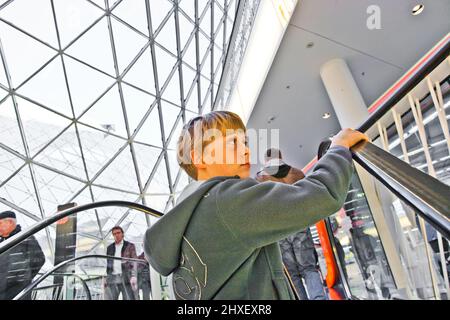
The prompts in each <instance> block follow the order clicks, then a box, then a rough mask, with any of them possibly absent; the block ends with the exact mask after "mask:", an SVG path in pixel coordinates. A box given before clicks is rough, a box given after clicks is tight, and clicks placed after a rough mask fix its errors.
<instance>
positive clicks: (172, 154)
mask: <svg viewBox="0 0 450 320" xmlns="http://www.w3.org/2000/svg"><path fill="white" fill-rule="evenodd" d="M167 157H168V159H169V167H170V176H171V178H172V183H174V182H175V178H176V177H177V175H178V171H179V170H180V166H179V165H178V161H177V152H176V151H167Z"/></svg>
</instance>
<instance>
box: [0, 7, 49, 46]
mask: <svg viewBox="0 0 450 320" xmlns="http://www.w3.org/2000/svg"><path fill="white" fill-rule="evenodd" d="M31 12H32V17H30V14H29V13H31ZM0 17H1V18H3V19H5V20H8V21H10V22H12V23H14V25H15V26H17V27H19V28H21V29H22V30H24V31H26V32H28V33H30V34H31V35H33V36H35V37H36V38H39V39H41V40H42V41H44V42H46V43H48V44H49V45H51V46H53V47H54V48H58V39H57V37H56V29H55V23H54V20H53V13H52V7H51V3H50V1H48V0H33V1H27V0H15V1H13V2H12V3H10V4H9V5H8V6H6V7H5V8H4V9H3V10H1V11H0Z"/></svg>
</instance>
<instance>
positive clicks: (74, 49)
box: [65, 18, 116, 76]
mask: <svg viewBox="0 0 450 320" xmlns="http://www.w3.org/2000/svg"><path fill="white" fill-rule="evenodd" d="M93 48H95V50H92V49H93ZM65 53H66V54H68V55H71V56H73V57H75V58H77V59H80V60H82V61H83V62H85V63H87V64H89V65H91V66H93V67H95V68H98V69H100V70H102V71H104V72H107V73H108V74H110V75H112V76H115V74H116V72H115V70H114V59H113V54H112V50H111V40H110V36H109V30H108V22H107V20H106V18H103V19H102V20H100V21H99V22H98V23H96V24H95V26H93V27H92V28H91V29H89V31H88V32H86V33H85V34H84V35H83V36H82V37H81V38H79V39H78V40H77V41H76V42H75V43H74V44H72V45H71V46H70V47H69V48H68V49H67V50H66V51H65Z"/></svg>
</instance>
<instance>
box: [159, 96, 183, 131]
mask: <svg viewBox="0 0 450 320" xmlns="http://www.w3.org/2000/svg"><path fill="white" fill-rule="evenodd" d="M161 108H162V112H163V120H164V134H165V138H166V139H167V138H168V137H169V135H170V132H171V131H172V129H173V126H174V125H175V121H176V120H177V117H178V115H179V114H180V112H181V108H178V107H175V106H173V105H171V104H170V103H167V102H164V101H162V100H161Z"/></svg>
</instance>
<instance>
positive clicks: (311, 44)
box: [306, 42, 314, 49]
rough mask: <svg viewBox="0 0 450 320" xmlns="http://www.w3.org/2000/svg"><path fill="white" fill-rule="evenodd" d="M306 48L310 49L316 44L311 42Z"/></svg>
mask: <svg viewBox="0 0 450 320" xmlns="http://www.w3.org/2000/svg"><path fill="white" fill-rule="evenodd" d="M306 47H307V48H308V49H309V48H312V47H314V42H309V43H308V44H307V45H306Z"/></svg>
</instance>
